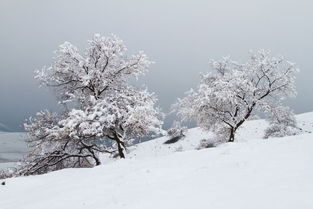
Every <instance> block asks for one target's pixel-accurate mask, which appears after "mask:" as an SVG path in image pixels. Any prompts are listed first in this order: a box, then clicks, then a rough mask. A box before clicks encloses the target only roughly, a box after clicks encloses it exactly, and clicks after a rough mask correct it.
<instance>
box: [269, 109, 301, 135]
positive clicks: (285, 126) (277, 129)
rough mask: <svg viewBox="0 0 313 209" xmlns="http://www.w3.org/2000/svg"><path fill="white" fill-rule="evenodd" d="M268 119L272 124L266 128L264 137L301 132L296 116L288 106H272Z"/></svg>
mask: <svg viewBox="0 0 313 209" xmlns="http://www.w3.org/2000/svg"><path fill="white" fill-rule="evenodd" d="M267 120H268V121H269V124H270V126H269V127H268V128H267V129H266V130H265V135H264V138H269V137H283V136H292V135H296V134H297V133H299V132H300V129H299V128H297V122H296V118H295V116H294V114H293V112H292V111H291V110H290V109H289V108H288V107H282V106H279V107H276V108H271V112H270V113H269V117H268V118H267Z"/></svg>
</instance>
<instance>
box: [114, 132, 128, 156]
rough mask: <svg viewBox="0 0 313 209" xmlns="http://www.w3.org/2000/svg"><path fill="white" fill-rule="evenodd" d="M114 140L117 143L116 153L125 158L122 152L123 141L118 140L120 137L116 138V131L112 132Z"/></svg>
mask: <svg viewBox="0 0 313 209" xmlns="http://www.w3.org/2000/svg"><path fill="white" fill-rule="evenodd" d="M114 140H115V141H116V144H117V150H118V155H119V156H120V158H125V155H124V153H123V150H124V149H123V146H124V143H123V142H122V141H121V140H120V138H118V136H117V134H116V133H114Z"/></svg>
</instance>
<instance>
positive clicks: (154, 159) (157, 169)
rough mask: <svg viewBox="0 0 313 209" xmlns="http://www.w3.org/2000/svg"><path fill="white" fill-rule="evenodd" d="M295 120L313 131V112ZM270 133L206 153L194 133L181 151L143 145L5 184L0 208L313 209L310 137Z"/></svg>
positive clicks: (249, 132)
mask: <svg viewBox="0 0 313 209" xmlns="http://www.w3.org/2000/svg"><path fill="white" fill-rule="evenodd" d="M298 121H299V124H300V126H301V127H302V128H303V129H305V130H306V131H308V132H309V131H312V130H313V113H307V114H302V115H299V116H298ZM265 127H266V123H265V121H262V120H258V121H249V122H248V123H247V124H246V126H245V127H244V128H242V129H241V130H240V133H239V134H238V137H237V141H236V142H234V143H226V144H221V145H219V146H217V147H213V148H208V149H203V150H195V149H194V148H195V147H196V146H198V142H199V141H200V140H201V139H203V138H208V137H209V134H207V133H204V132H201V130H199V129H198V128H195V129H190V130H189V132H188V134H187V136H186V138H185V139H183V140H182V141H179V142H178V143H177V144H174V145H163V142H164V141H165V140H166V137H162V138H159V139H156V140H153V141H149V142H145V143H142V144H138V145H136V146H135V147H132V148H131V149H130V152H129V153H128V158H127V159H124V160H111V161H106V162H104V163H103V165H102V166H98V167H96V168H93V169H66V170H61V171H57V172H52V173H49V174H46V175H41V176H30V177H19V178H13V179H7V180H6V185H5V186H1V185H0V208H1V209H13V208H14V209H16V208H23V209H37V208H38V209H42V208H45V209H49V208H51V209H52V208H53V209H55V208H58V209H61V208H64V209H65V208H66V209H67V208H75V209H81V208H88V209H94V208H110V209H115V208H117V209H118V208H127V209H141V208H144V209H146V208H152V209H154V208H156V209H160V208H162V209H166V208H179V209H184V208H186V209H189V208H201V209H202V208H214V209H229V208H232V209H237V208H238V209H239V208H240V209H242V208H253V209H259V208H260V209H261V208H262V209H264V208H275V209H289V208H290V209H294V208H301V209H311V208H313V199H312V194H313V181H312V176H313V152H312V150H313V134H311V133H306V134H302V135H298V136H292V137H284V138H271V139H267V140H264V139H261V137H262V130H264V128H265ZM104 160H105V159H104Z"/></svg>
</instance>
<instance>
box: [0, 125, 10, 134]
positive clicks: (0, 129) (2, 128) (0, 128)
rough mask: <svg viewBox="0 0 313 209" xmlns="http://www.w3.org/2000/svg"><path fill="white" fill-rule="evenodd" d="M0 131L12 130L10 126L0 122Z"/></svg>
mask: <svg viewBox="0 0 313 209" xmlns="http://www.w3.org/2000/svg"><path fill="white" fill-rule="evenodd" d="M0 131H3V132H8V131H9V132H10V131H12V129H11V128H9V127H8V126H7V125H4V124H3V123H0Z"/></svg>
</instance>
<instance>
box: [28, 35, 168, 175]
mask: <svg viewBox="0 0 313 209" xmlns="http://www.w3.org/2000/svg"><path fill="white" fill-rule="evenodd" d="M125 53H126V47H125V45H124V43H123V41H122V40H121V39H119V38H118V37H116V36H110V37H103V36H100V35H95V36H94V37H93V39H92V40H89V41H88V47H87V49H86V50H85V51H84V52H83V53H80V52H79V51H78V49H77V48H76V47H75V46H73V45H72V44H70V43H69V42H65V43H64V44H62V45H61V46H60V47H59V49H58V50H57V51H56V57H55V58H54V62H53V64H52V65H51V66H50V67H45V68H43V69H41V70H39V71H37V75H36V77H35V78H36V79H38V80H39V81H40V83H41V85H43V86H47V87H50V88H52V89H53V90H54V91H55V93H56V95H57V98H58V100H59V103H60V104H62V107H64V108H63V111H61V113H59V114H56V113H50V112H48V111H45V112H40V113H38V114H37V117H36V118H35V119H31V120H29V122H28V123H27V124H25V128H26V130H27V131H28V133H29V143H30V145H31V146H32V147H33V150H32V152H31V154H30V158H31V159H32V160H31V161H32V163H31V166H28V168H27V170H28V171H27V172H28V173H41V172H46V171H47V170H56V169H60V168H63V167H82V166H84V167H86V166H94V165H99V164H100V160H99V157H98V155H99V153H101V152H111V153H113V152H115V151H117V153H118V155H119V156H120V157H121V158H124V157H125V153H124V152H123V151H124V150H125V148H126V146H127V145H128V144H130V143H131V140H132V139H134V138H137V137H143V136H147V135H149V134H151V133H159V131H160V130H161V125H162V121H161V117H162V114H161V113H160V111H159V109H158V108H157V107H155V104H156V101H157V99H156V97H155V96H154V94H153V93H149V92H148V91H147V90H146V89H143V90H140V89H137V88H135V87H134V86H132V85H131V84H130V82H129V79H131V78H137V77H138V76H139V75H142V74H144V73H145V72H146V71H147V70H148V68H149V66H150V64H151V63H152V62H151V61H149V59H148V58H147V56H146V55H145V54H144V53H143V52H139V53H138V54H136V55H132V56H131V57H128V56H126V54H125Z"/></svg>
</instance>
